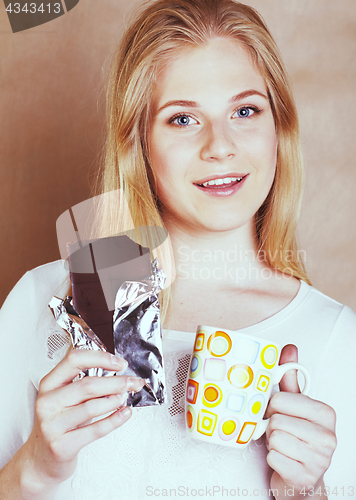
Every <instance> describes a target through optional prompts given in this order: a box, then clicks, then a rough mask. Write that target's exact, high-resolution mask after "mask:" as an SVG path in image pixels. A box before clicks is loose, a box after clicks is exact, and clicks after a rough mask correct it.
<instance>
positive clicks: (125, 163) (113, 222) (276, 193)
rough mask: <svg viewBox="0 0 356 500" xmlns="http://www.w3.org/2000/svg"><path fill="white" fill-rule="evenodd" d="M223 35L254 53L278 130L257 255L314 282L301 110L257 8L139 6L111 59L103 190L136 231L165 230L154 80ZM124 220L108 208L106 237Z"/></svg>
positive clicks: (198, 1) (190, 1)
mask: <svg viewBox="0 0 356 500" xmlns="http://www.w3.org/2000/svg"><path fill="white" fill-rule="evenodd" d="M217 36H219V37H229V38H232V39H235V40H237V41H238V42H239V43H242V44H243V45H244V47H245V48H246V49H247V50H248V51H249V53H250V54H251V56H252V59H253V61H254V63H255V64H256V66H257V67H258V69H259V71H260V73H261V75H262V77H263V78H264V80H265V83H266V87H267V92H268V96H269V100H270V105H271V108H272V112H273V116H274V121H275V126H276V131H277V137H278V150H277V167H276V174H275V178H274V181H273V185H272V187H271V190H270V192H269V194H268V196H267V198H266V200H265V201H264V203H263V205H262V206H261V207H260V209H259V210H258V211H257V213H256V215H255V225H256V234H257V238H258V244H259V251H260V252H263V254H264V257H265V260H266V263H267V264H268V265H269V266H270V267H271V268H277V269H279V270H281V271H282V272H284V273H287V274H290V275H292V276H295V277H297V278H299V279H302V280H304V281H306V282H307V283H308V284H311V283H310V281H309V280H308V277H307V275H306V271H305V268H304V264H303V261H302V259H301V258H300V252H299V251H298V247H297V242H296V236H295V232H296V226H297V220H298V217H299V213H300V209H301V202H302V193H303V186H304V173H303V166H302V158H301V152H300V144H299V126H298V117H297V112H296V107H295V103H294V100H293V97H292V93H291V89H290V85H289V82H288V78H287V75H286V71H285V68H284V65H283V63H282V60H281V56H280V53H279V50H278V48H277V46H276V44H275V42H274V40H273V38H272V37H271V35H270V33H269V31H268V28H267V26H266V25H265V23H264V21H263V19H262V18H261V16H260V15H259V14H258V13H257V12H256V11H255V10H254V9H253V8H252V7H249V6H247V5H244V4H241V3H239V2H235V1H233V0H153V1H152V0H149V1H146V2H144V3H143V4H142V5H141V6H140V7H139V10H138V11H137V12H136V14H135V17H134V18H133V20H132V21H131V22H130V23H129V25H128V26H127V28H126V31H125V33H124V35H123V38H122V40H121V42H120V44H119V45H118V46H117V47H116V48H115V51H114V53H113V59H112V66H111V71H110V76H109V81H108V87H107V126H108V133H107V141H106V149H105V151H106V152H105V162H104V172H103V175H102V176H101V178H100V182H99V184H98V192H99V193H105V192H108V191H113V190H116V189H122V190H123V192H124V193H125V197H126V200H127V202H128V206H129V209H130V212H131V217H132V219H133V222H134V225H135V226H145V227H150V226H160V227H164V225H163V220H162V218H161V215H160V211H159V200H158V199H157V196H156V191H155V179H154V174H153V171H152V169H151V167H150V162H149V151H148V147H147V140H146V137H147V131H148V128H149V117H150V107H151V96H152V95H153V89H154V85H155V80H156V75H157V72H158V71H159V69H160V68H161V67H162V65H164V64H165V62H167V61H169V60H172V59H174V57H176V55H177V53H179V50H181V49H182V48H183V47H186V46H187V44H190V46H194V45H195V46H197V45H200V44H204V43H206V42H207V41H208V40H209V39H211V38H213V37H217ZM122 217H123V215H122V214H121V212H120V207H117V206H113V205H111V206H109V205H108V204H107V205H106V206H104V207H103V216H102V218H101V220H102V221H103V223H102V235H103V236H105V235H113V234H117V233H119V232H120V231H122V230H123V227H122V220H123V219H122ZM151 237H152V232H151V233H150V235H149V238H151ZM146 245H147V246H151V247H152V245H153V244H149V243H147V241H146ZM153 246H154V245H153ZM157 254H158V257H159V259H160V260H161V262H162V265H163V268H164V269H165V271H166V272H167V271H168V272H170V270H169V267H170V265H171V263H172V255H170V254H169V246H166V247H164V245H162V246H161V247H160V248H159V249H158V251H157ZM170 297H171V292H170V289H169V288H168V289H166V290H164V291H163V292H161V304H162V315H163V317H165V315H166V313H167V312H168V308H169V304H170Z"/></svg>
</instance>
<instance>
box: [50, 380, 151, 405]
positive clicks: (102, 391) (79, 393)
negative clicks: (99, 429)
mask: <svg viewBox="0 0 356 500" xmlns="http://www.w3.org/2000/svg"><path fill="white" fill-rule="evenodd" d="M144 384H145V380H144V379H141V378H138V377H128V376H123V375H116V376H114V377H84V378H83V379H81V380H77V381H76V382H73V383H72V384H68V385H65V386H63V387H60V388H59V389H56V390H54V391H51V392H50V393H48V394H46V398H47V399H48V401H49V402H50V403H51V404H52V405H55V404H56V403H57V407H67V408H68V407H70V406H75V405H79V404H81V403H84V402H85V401H88V400H90V399H95V398H100V397H103V396H110V395H112V394H124V393H125V392H128V391H133V392H138V391H140V390H141V389H142V387H143V386H144Z"/></svg>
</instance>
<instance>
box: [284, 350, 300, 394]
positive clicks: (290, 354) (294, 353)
mask: <svg viewBox="0 0 356 500" xmlns="http://www.w3.org/2000/svg"><path fill="white" fill-rule="evenodd" d="M290 361H293V362H296V363H297V362H298V348H297V346H295V345H294V344H287V345H285V346H284V347H283V349H282V352H281V357H280V360H279V364H280V365H284V363H288V362H290ZM279 390H280V391H283V392H301V391H300V389H299V385H298V378H297V370H289V372H287V373H285V374H284V375H283V377H282V380H281V381H280V383H279Z"/></svg>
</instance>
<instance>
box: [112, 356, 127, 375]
mask: <svg viewBox="0 0 356 500" xmlns="http://www.w3.org/2000/svg"><path fill="white" fill-rule="evenodd" d="M111 363H112V365H113V367H114V368H118V369H119V370H120V371H121V370H125V368H127V365H128V363H127V361H126V359H122V358H119V357H118V356H114V354H111Z"/></svg>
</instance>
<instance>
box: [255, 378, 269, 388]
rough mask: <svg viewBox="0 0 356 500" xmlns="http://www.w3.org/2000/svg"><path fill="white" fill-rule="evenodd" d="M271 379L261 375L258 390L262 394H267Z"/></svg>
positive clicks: (257, 385)
mask: <svg viewBox="0 0 356 500" xmlns="http://www.w3.org/2000/svg"><path fill="white" fill-rule="evenodd" d="M269 382H270V378H269V377H267V375H260V377H259V379H258V381H257V384H256V389H257V390H258V391H261V392H266V391H267V389H268V386H269Z"/></svg>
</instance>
